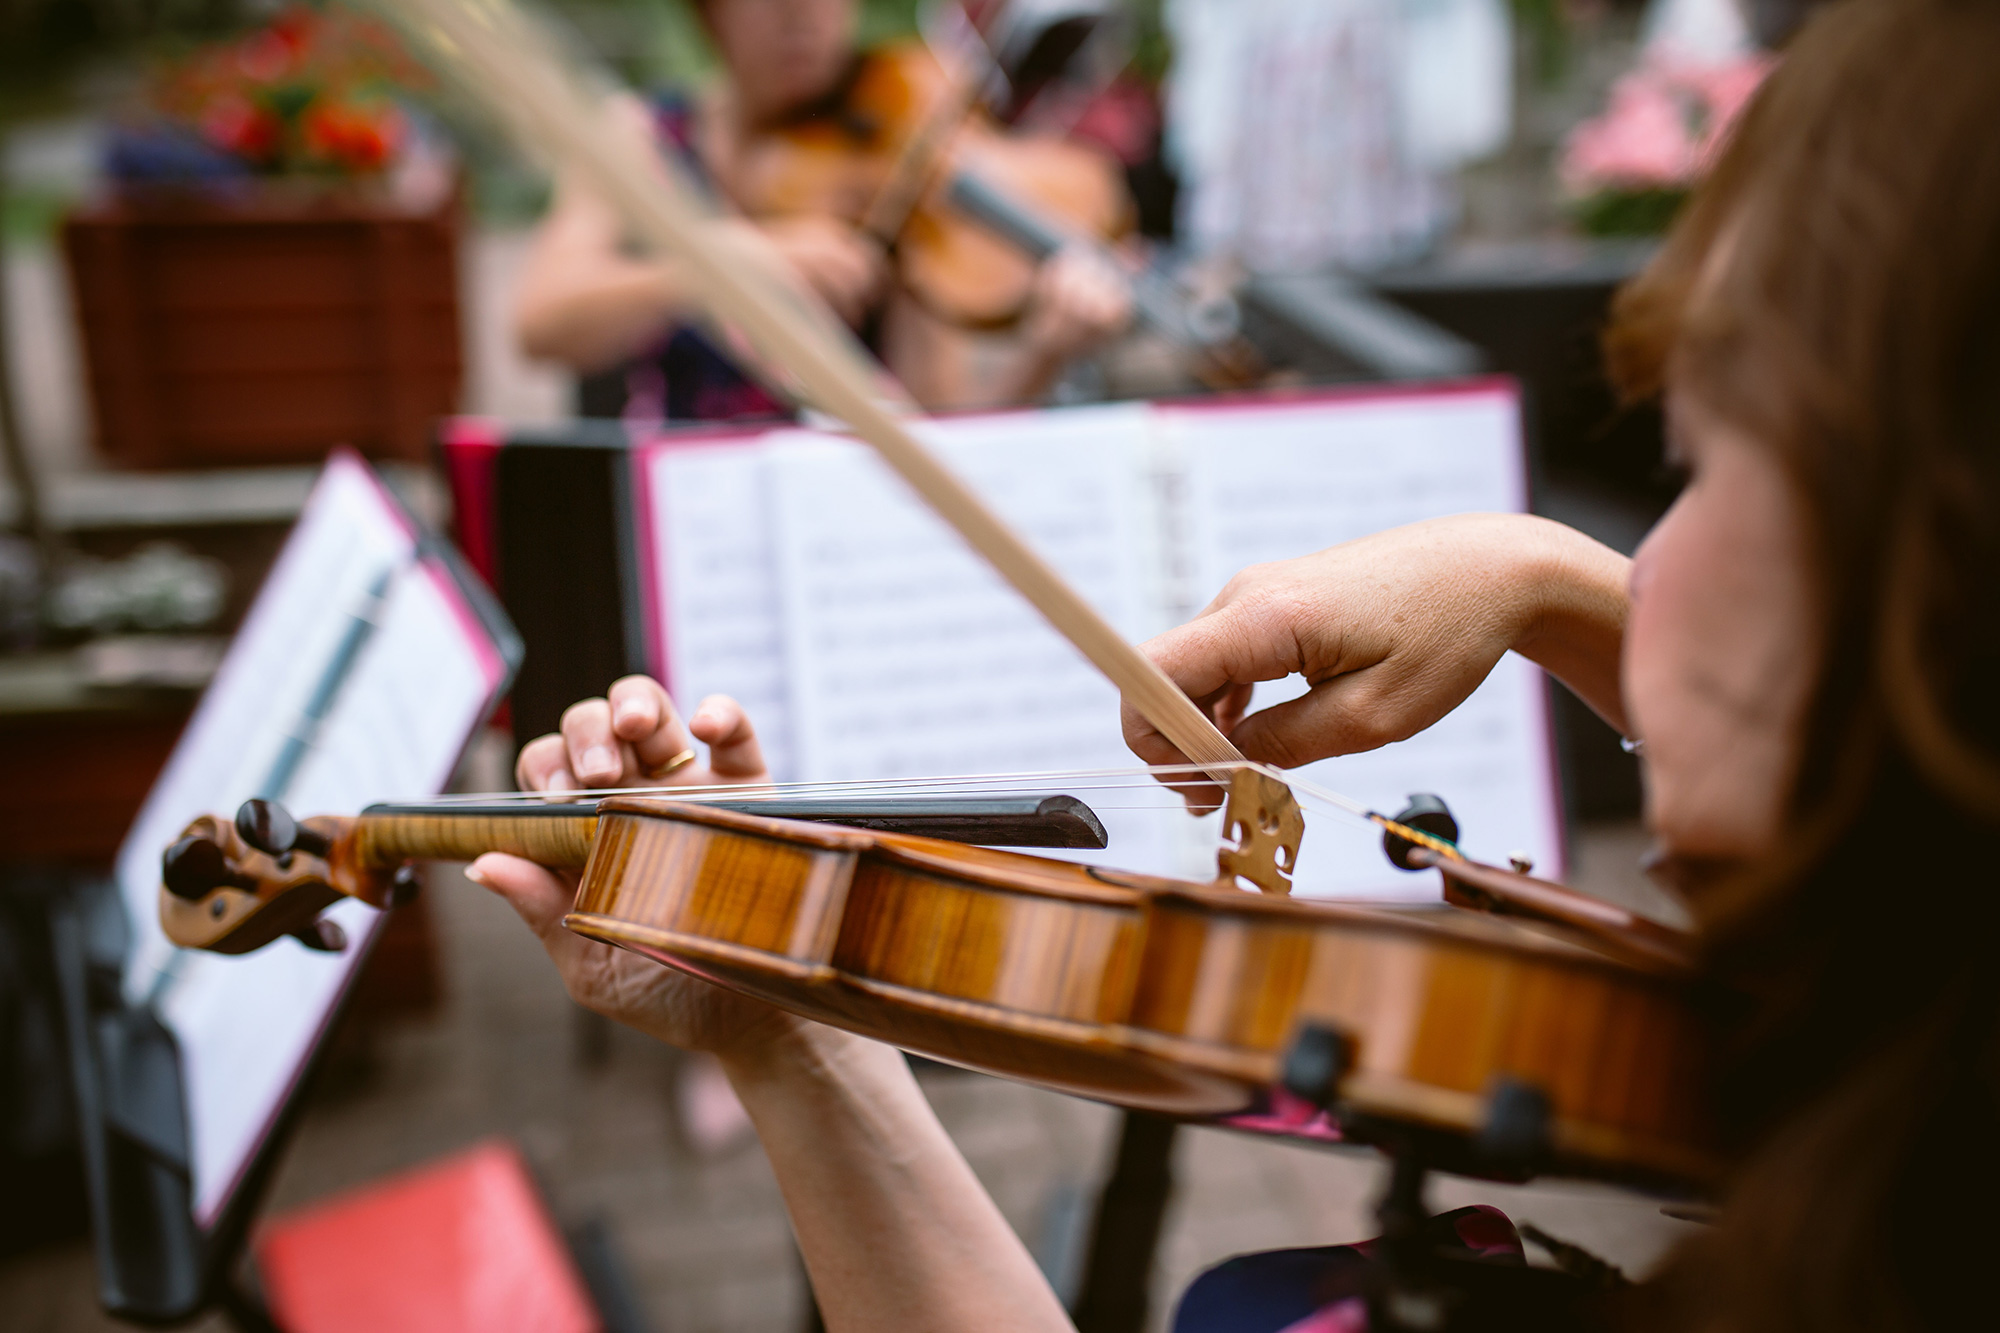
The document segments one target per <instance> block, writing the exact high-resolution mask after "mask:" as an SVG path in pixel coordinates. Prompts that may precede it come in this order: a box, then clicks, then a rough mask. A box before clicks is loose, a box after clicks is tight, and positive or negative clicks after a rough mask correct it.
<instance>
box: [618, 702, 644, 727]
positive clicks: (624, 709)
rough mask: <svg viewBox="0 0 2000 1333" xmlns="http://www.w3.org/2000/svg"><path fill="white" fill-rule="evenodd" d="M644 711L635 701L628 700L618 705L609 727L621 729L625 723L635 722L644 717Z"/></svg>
mask: <svg viewBox="0 0 2000 1333" xmlns="http://www.w3.org/2000/svg"><path fill="white" fill-rule="evenodd" d="M645 712H646V710H645V709H643V708H641V707H640V706H639V704H638V702H637V701H636V700H628V701H626V702H625V703H622V704H619V705H618V711H617V712H615V713H613V714H612V715H611V725H612V726H614V727H619V728H622V727H624V725H625V724H626V723H627V722H633V721H637V720H639V719H641V718H643V717H644V716H645Z"/></svg>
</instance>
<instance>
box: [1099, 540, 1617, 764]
mask: <svg viewBox="0 0 2000 1333" xmlns="http://www.w3.org/2000/svg"><path fill="white" fill-rule="evenodd" d="M1630 563H1631V562H1630V561H1628V560H1627V559H1626V558H1625V557H1624V556H1621V555H1619V554H1618V553H1617V552H1615V551H1613V550H1611V549H1610V548H1609V547H1606V546H1603V545H1600V544H1599V543H1597V542H1595V541H1593V540H1591V539H1590V538H1588V537H1586V536H1584V535H1583V534H1582V533H1579V532H1576V531H1575V530H1574V529H1571V528H1566V527H1563V526H1562V525H1561V524H1557V523H1551V522H1549V521H1548V520H1546V519H1540V518H1532V517H1529V516H1527V515H1524V514H1466V515H1460V516H1458V517H1455V518H1444V519H1434V520H1432V521H1430V522H1425V523H1415V524H1411V525H1410V526H1408V527H1403V528H1392V529H1390V530H1389V531H1387V532H1381V533H1377V534H1375V535H1374V536H1371V537H1364V538H1361V539H1360V540H1358V541H1352V542H1347V543H1345V544H1343V545H1340V546H1335V547H1331V548H1329V549H1327V550H1324V551H1320V552H1318V553H1317V554H1314V555H1308V556H1302V557H1300V558H1298V559H1296V560H1284V561H1278V562H1276V563H1273V564H1268V565H1253V566H1251V567H1250V568H1249V569H1246V570H1244V571H1243V572H1242V573H1240V574H1238V575H1237V576H1236V577H1235V578H1233V579H1231V580H1230V581H1229V585H1228V586H1227V587H1225V588H1224V589H1223V590H1222V592H1221V593H1220V594H1218V595H1217V597H1216V599H1215V600H1214V601H1213V602H1211V603H1209V605H1208V607H1207V608H1206V609H1205V610H1203V611H1202V613H1201V614H1200V615H1199V616H1197V617H1195V619H1193V620H1191V621H1189V622H1188V623H1187V624H1185V625H1183V626H1181V627H1180V628H1179V629H1176V630H1171V631H1169V632H1168V633H1166V634H1162V635H1160V636H1159V637H1158V638H1156V639H1153V640H1152V641H1151V642H1149V643H1147V644H1146V645H1144V651H1145V652H1146V654H1147V655H1148V656H1150V657H1151V658H1152V659H1153V660H1154V661H1155V662H1158V663H1159V664H1160V666H1161V667H1162V668H1163V669H1164V670H1165V671H1166V673H1167V675H1169V676H1170V677H1172V678H1173V680H1174V682H1175V683H1176V684H1178V685H1179V686H1180V687H1181V688H1182V689H1184V690H1186V691H1187V693H1188V695H1189V696H1190V697H1192V698H1193V699H1194V700H1195V701H1196V702H1197V703H1198V704H1200V705H1201V706H1202V708H1203V709H1204V710H1205V711H1207V712H1208V714H1209V716H1210V717H1211V718H1213V719H1214V721H1215V724H1216V726H1217V727H1219V728H1220V729H1221V731H1222V733H1223V734H1224V735H1226V736H1228V737H1229V738H1230V739H1231V740H1232V741H1234V742H1235V743H1236V746H1237V748H1238V749H1240V750H1242V751H1243V753H1244V754H1245V755H1246V756H1247V757H1249V758H1251V759H1258V760H1263V761H1265V762H1267V763H1272V764H1276V765H1279V766H1281V767H1285V768H1291V767H1296V766H1297V765H1300V764H1305V763H1309V762H1311V761H1312V760H1315V759H1324V758H1326V757H1328V756H1330V755H1341V754H1354V753H1356V752H1359V751H1362V750H1372V749H1375V748H1376V747H1378V746H1382V745H1387V744H1389V743H1390V742H1391V741H1398V740H1402V739H1403V738H1404V737H1406V736H1410V735H1413V734H1415V733H1416V732H1419V731H1422V730H1423V729H1424V728H1425V727H1428V726H1430V725H1431V724H1432V723H1433V722H1436V721H1437V720H1438V719H1439V718H1441V717H1443V716H1444V715H1445V714H1446V713H1448V712H1450V711H1451V710H1452V709H1453V708H1456V707H1457V706H1458V705H1459V704H1460V703H1461V702H1463V701H1464V699H1465V697H1466V696H1467V695H1468V694H1470V693H1472V691H1473V690H1474V689H1475V688H1477V686H1478V685H1479V683H1480V682H1481V681H1482V680H1484V679H1485V678H1486V675H1487V673H1488V672H1490V671H1491V670H1492V669H1493V666H1494V664H1495V663H1496V662H1498V661H1499V660H1500V657H1501V655H1502V654H1504V653H1506V652H1507V651H1508V650H1509V649H1513V650H1516V651H1518V652H1520V653H1521V654H1522V655H1523V656H1525V657H1528V658H1529V659H1530V660H1533V661H1536V662H1538V663H1540V664H1541V665H1542V666H1544V667H1546V668H1547V669H1548V670H1550V671H1551V672H1552V673H1554V674H1556V675H1558V676H1560V677H1561V678H1562V679H1563V680H1564V681H1565V682H1567V683H1568V684H1569V685H1570V686H1571V688H1572V689H1574V690H1576V692H1577V693H1578V694H1580V695H1581V696H1583V698H1584V699H1585V701H1586V702H1588V703H1589V704H1591V706H1592V707H1594V708H1596V709H1597V711H1598V712H1599V713H1601V714H1603V715H1604V717H1605V718H1606V720H1607V721H1610V722H1611V723H1612V725H1614V726H1619V727H1621V729H1622V722H1623V713H1622V707H1621V705H1620V703H1619V699H1618V653H1619V647H1620V644H1621V641H1622V637H1623V633H1624V623H1625V608H1626V595H1625V579H1626V571H1627V569H1628V568H1629V566H1630ZM1293 674H1299V675H1303V676H1304V677H1305V678H1306V679H1307V681H1309V682H1310V683H1311V689H1310V690H1309V691H1308V692H1307V693H1306V694H1304V695H1302V696H1300V697H1299V698H1297V699H1293V700H1289V701H1287V702H1285V703H1281V704H1276V705H1274V706H1272V707H1270V708H1266V709H1262V710H1260V711H1257V712H1250V711H1248V710H1249V705H1250V698H1251V691H1252V689H1253V688H1254V686H1255V683H1256V682H1258V681H1265V680H1280V679H1283V678H1284V677H1286V676H1290V675H1293ZM1124 723H1125V739H1126V743H1127V744H1129V745H1130V746H1131V747H1132V749H1133V751H1134V752H1135V753H1136V754H1137V755H1138V756H1139V757H1140V758H1141V759H1143V760H1145V761H1146V762H1147V763H1151V764H1176V763H1185V762H1186V759H1185V758H1184V757H1183V756H1182V755H1181V753H1180V752H1179V751H1178V750H1177V749H1175V748H1174V747H1173V745H1172V744H1171V743H1169V742H1168V741H1167V739H1166V738H1165V737H1164V736H1162V735H1161V734H1160V733H1159V732H1158V731H1156V730H1154V728H1153V727H1152V725H1151V724H1150V723H1148V722H1146V721H1145V720H1144V719H1143V718H1141V717H1139V715H1138V714H1137V713H1136V712H1134V711H1133V710H1132V708H1131V706H1130V705H1129V704H1128V705H1127V706H1126V708H1125V710H1124Z"/></svg>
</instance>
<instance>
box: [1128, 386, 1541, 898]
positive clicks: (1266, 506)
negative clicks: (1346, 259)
mask: <svg viewBox="0 0 2000 1333" xmlns="http://www.w3.org/2000/svg"><path fill="white" fill-rule="evenodd" d="M1160 420H1161V424H1162V429H1163V435H1164V438H1165V440H1166V441H1167V442H1168V445H1169V447H1170V448H1171V449H1173V450H1174V451H1175V452H1176V453H1177V454H1178V455H1179V457H1180V459H1181V463H1182V466H1184V467H1185V469H1186V475H1187V487H1186V491H1185V494H1186V496H1187V505H1188V511H1187V515H1188V533H1189V538H1190V541H1191V544H1192V548H1193V550H1192V560H1191V567H1192V573H1193V578H1194V584H1195V586H1194V587H1193V588H1192V589H1191V590H1190V591H1191V592H1192V594H1193V595H1192V598H1191V601H1192V607H1193V609H1197V610H1198V609H1199V608H1200V607H1201V606H1203V605H1205V604H1206V603H1207V602H1208V600H1209V599H1210V598H1211V597H1213V596H1214V595H1215V594H1216V593H1217V592H1219V591H1221V589H1222V587H1223V585H1224V584H1225V583H1227V582H1228V580H1229V578H1230V577H1231V576H1232V575H1234V574H1235V573H1236V572H1237V571H1238V570H1240V569H1242V568H1243V567H1245V566H1247V565H1252V564H1258V563H1261V562H1263V561H1269V560H1283V559H1288V558H1291V557H1293V556H1299V555H1305V554H1307V553H1309V552H1313V551H1318V550H1322V549H1324V548H1326V547H1328V546H1332V545H1335V544H1336V543H1339V542H1344V541H1350V540H1352V539H1354V538H1356V537H1362V536H1366V535H1368V534H1370V533H1373V532H1379V531H1381V530H1383V529H1385V528H1392V527H1397V526H1400V525H1402V524H1405V523H1414V522H1417V521H1419V520H1421V519H1426V518H1437V517H1442V516H1444V515H1448V514H1459V513H1470V512H1487V513H1491V512H1518V511H1524V510H1525V509H1526V508H1527V483H1526V476H1525V462H1524V458H1523V454H1522V446H1521V435H1520V405H1519V401H1518V398H1517V396H1516V393H1515V391H1514V389H1513V388H1512V386H1511V385H1505V384H1482V385H1476V386H1470V387H1468V388H1465V389H1462V390H1454V391H1445V392H1422V391H1417V392H1412V393H1384V394H1379V395H1373V394H1362V395H1358V396H1342V397H1337V398H1329V399H1326V400H1322V401H1308V402H1303V403H1299V404H1295V405H1275V404H1259V405H1256V406H1244V407H1229V406H1213V407H1205V406H1190V407H1185V408H1168V409H1162V410H1161V412H1160ZM1304 690H1305V682H1304V681H1303V679H1302V678H1300V677H1296V676H1294V677H1292V678H1291V679H1290V680H1288V681H1282V682H1273V683H1271V684H1268V685H1260V686H1258V688H1257V692H1256V696H1255V698H1254V701H1253V704H1252V707H1253V708H1261V707H1269V706H1270V705H1272V704H1274V703H1279V702H1282V701H1283V700H1286V699H1291V698H1296V697H1297V696H1298V695H1300V694H1302V693H1304ZM1299 772H1300V776H1302V777H1304V778H1305V779H1306V780H1307V781H1310V782H1313V783H1317V784H1318V785H1319V786H1321V787H1325V788H1329V789H1331V790H1333V791H1336V792H1339V793H1341V794H1343V795H1346V796H1350V797H1353V798H1354V799H1356V800H1359V801H1363V802H1366V803H1368V805H1369V807H1370V808H1371V809H1375V810H1380V811H1382V812H1383V813H1385V814H1394V813H1395V812H1396V811H1397V810H1399V809H1401V808H1402V805H1403V802H1404V798H1405V797H1406V796H1408V795H1409V794H1410V793H1412V792H1418V791H1429V792H1435V793H1437V794H1438V795H1440V796H1442V797H1444V799H1445V801H1446V802H1447V803H1448V804H1449V805H1450V806H1451V808H1452V811H1453V813H1454V814H1456V815H1457V817H1458V820H1459V825H1460V830H1461V835H1462V837H1463V839H1464V845H1465V847H1466V849H1467V850H1468V851H1469V852H1470V853H1472V854H1473V855H1475V856H1477V857H1479V858H1481V859H1484V860H1491V861H1496V862H1500V863H1504V862H1505V860H1506V857H1507V856H1508V855H1509V854H1510V853H1512V852H1515V851H1523V852H1526V853H1527V854H1528V855H1530V856H1531V857H1532V858H1533V859H1534V861H1535V864H1536V866H1537V867H1538V868H1539V869H1540V870H1541V872H1542V873H1544V874H1553V875H1555V876H1557V877H1559V876H1560V874H1561V871H1562V861H1563V843H1562V823H1561V812H1560V806H1559V804H1558V799H1559V798H1558V790H1557V784H1556V776H1555V772H1554V767H1553V757H1552V755H1551V752H1550V741H1549V721H1548V704H1547V697H1546V695H1545V693H1544V684H1543V679H1542V673H1541V671H1540V669H1539V668H1537V667H1535V666H1533V665H1531V664H1530V663H1528V662H1526V661H1524V660H1522V659H1521V658H1518V657H1516V656H1514V655H1512V654H1509V655H1508V656H1506V657H1505V658H1503V659H1502V660H1501V662H1500V664H1499V666H1498V667H1497V668H1496V669H1495V670H1494V672H1493V674H1492V675H1491V676H1490V677H1488V678H1487V680H1486V682H1485V683H1484V684H1483V685H1481V686H1480V687H1479V688H1478V689H1477V690H1475V691H1474V692H1473V694H1472V696H1471V697H1470V698H1468V699H1467V700H1466V701H1465V702H1464V703H1463V704H1461V705H1460V706H1459V708H1458V709H1457V710H1456V711H1455V712H1453V713H1452V714H1450V715H1449V716H1447V717H1446V718H1445V719H1444V720H1443V721H1441V722H1439V723H1438V724H1437V725H1436V726H1433V727H1431V728H1430V729H1429V730H1427V731H1424V732H1421V733H1419V734H1418V735H1416V736H1413V737H1411V738H1410V739H1408V740H1405V741H1401V742H1399V743H1397V744H1394V745H1389V746H1385V747H1383V748H1382V749H1380V750H1377V751H1374V752H1372V753H1369V754H1363V755H1352V756H1348V757H1345V758H1339V759H1329V760H1323V761H1321V762H1319V763H1316V764H1310V765H1307V766H1306V767H1305V768H1303V769H1301V770H1299ZM1295 883H1296V888H1295V892H1296V893H1298V894H1299V895H1301V896H1307V897H1371V898H1391V899H1433V898H1435V896H1436V880H1435V877H1434V876H1431V875H1422V876H1414V875H1406V874H1404V873H1402V872H1399V871H1397V870H1396V869H1394V868H1393V867H1392V866H1390V865H1389V864H1388V863H1387V861H1386V860H1385V859H1384V858H1383V856H1382V853H1381V850H1380V846H1379V842H1378V840H1377V839H1376V838H1375V837H1374V836H1373V835H1372V834H1370V833H1369V832H1367V831H1366V830H1362V829H1358V828H1357V829H1355V830H1352V831H1342V830H1339V829H1338V828H1337V827H1335V826H1333V825H1332V824H1331V822H1330V821H1319V822H1318V823H1317V824H1316V825H1315V827H1314V830H1313V835H1312V837H1310V838H1309V839H1308V841H1307V844H1306V846H1305V849H1304V851H1303V854H1302V856H1301V858H1300V863H1299V868H1298V874H1297V878H1296V881H1295Z"/></svg>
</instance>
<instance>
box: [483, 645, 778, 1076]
mask: <svg viewBox="0 0 2000 1333" xmlns="http://www.w3.org/2000/svg"><path fill="white" fill-rule="evenodd" d="M696 740H700V741H701V742H703V743H704V744H706V745H707V747H708V762H707V763H705V764H703V763H698V762H691V763H688V764H686V765H685V766H683V767H682V768H680V769H678V770H676V771H675V772H673V773H672V774H670V775H667V776H665V777H654V776H653V774H654V773H655V772H657V770H658V769H659V768H660V767H662V766H664V765H666V764H669V763H671V762H672V761H673V760H674V759H675V758H676V757H677V756H679V755H682V754H686V753H688V752H689V751H690V750H691V749H692V748H693V744H694V741H696ZM515 778H516V780H517V781H518V782H519V784H520V786H521V788H522V789H523V790H525V791H573V790H576V789H578V788H581V787H636V786H648V785H662V786H689V785H706V784H709V783H718V782H763V781H768V780H769V774H768V773H766V772H765V770H764V757H763V754H762V753H761V751H760V750H759V749H758V746H757V734H756V731H755V729H754V728H752V727H751V725H750V719H749V718H748V717H747V716H746V715H745V714H744V712H743V709H742V707H741V706H740V705H738V704H737V702H736V701H735V700H734V699H730V698H727V697H725V696H723V695H713V696H711V697H709V698H707V699H704V700H703V701H702V704H701V707H699V708H697V709H695V712H694V716H693V717H692V718H690V719H688V720H687V721H686V722H685V723H684V722H682V720H681V717H680V714H679V713H678V712H677V711H676V710H675V708H674V702H673V700H672V699H671V698H669V697H668V695H667V692H666V689H665V688H664V687H662V686H661V685H660V683H659V682H658V681H656V680H653V679H651V678H650V677H647V676H627V677H625V678H624V679H623V680H621V681H619V682H618V683H617V684H615V685H613V686H612V687H611V688H610V690H608V691H607V692H606V694H605V697H604V698H601V699H586V700H584V701H583V702H582V703H579V704H574V705H572V706H571V707H570V708H569V709H568V710H566V711H565V712H564V713H563V718H562V732H561V734H560V735H549V736H543V737H541V738H539V739H538V740H534V741H531V742H529V743H528V744H527V745H526V746H523V747H522V749H521V757H520V760H519V761H518V762H517V763H516V765H515ZM466 874H467V876H468V877H470V878H471V879H472V880H473V881H474V882H475V883H478V884H483V885H485V886H486V887H487V888H489V889H491V890H492V891H493V892H495V893H497V894H499V895H500V896H501V897H502V898H505V899H506V900H507V902H508V904H509V905H510V906H512V907H513V909H514V910H515V911H516V912H518V913H519V914H520V916H521V919H522V920H523V921H525V922H527V923H528V928H529V929H530V930H532V931H534V932H535V934H536V936H538V937H539V938H540V939H541V941H542V946H543V947H544V948H545V949H547V950H548V953H549V957H550V958H551V959H553V960H554V961H555V965H556V970H557V971H558V972H560V973H561V974H562V979H563V984H564V985H565V986H566V987H568V989H569V993H570V997H571V998H572V999H574V1000H575V1001H576V1002H577V1003H578V1004H581V1005H582V1006H584V1007H585V1008H586V1009H593V1010H596V1011H597V1012H598V1013H600V1014H603V1015H604V1016H605V1017H607V1018H613V1019H616V1020H617V1021H619V1022H621V1023H624V1024H626V1025H627V1026H629V1027H634V1028H637V1029H638V1030H639V1031H641V1032H644V1033H647V1034H649V1035H651V1036H654V1037H657V1038H659V1039H660V1040H661V1041H664V1042H667V1043H669V1044H670V1045H674V1046H679V1047H682V1048H684V1049H687V1050H701V1051H716V1052H718V1053H738V1052H741V1051H743V1050H744V1049H746V1048H749V1047H754V1046H756V1045H758V1044H760V1043H762V1042H763V1041H766V1040H769V1039H772V1038H775V1037H778V1036H782V1035H785V1034H787V1033H791V1032H793V1031H795V1030H797V1029H799V1028H800V1027H802V1026H803V1023H802V1021H801V1020H799V1019H795V1018H793V1017H791V1016H790V1015H788V1014H786V1013H784V1012H783V1011H781V1010H777V1009H773V1008H771V1007H770V1006H769V1005H766V1004H760V1003H758V1002H757V1001H755V1000H749V999H745V998H744V997H742V996H740V995H736V994H734V993H733V992H729V991H725V990H722V989H720V988H719V987H715V986H711V985H709V984H708V983H707V982H705V981H698V980H696V979H695V978H693V977H690V976H687V975H685V974H684V973H681V972H677V971H675V970H674V969H673V968H670V967H663V966H661V965H660V964H659V963H655V962H653V961H652V960H651V959H649V958H642V957H640V956H639V955H638V954H635V953H632V952H630V951H629V950H626V949H618V948H613V947H612V946H611V945H609V944H600V943H598V942H597V941H596V940H590V939H585V938H584V937H583V936H581V935H574V934H571V933H570V932H569V931H567V930H565V929H564V928H563V924H562V919H563V915H564V913H566V912H568V911H569V908H570V904H571V902H573V901H574V900H575V898H576V878H577V877H576V876H575V875H573V874H561V875H559V874H556V873H554V872H551V871H549V870H546V869H544V868H542V867H541V866H538V865H536V864H534V863H533V862H531V861H524V860H522V859H521V858H519V857H516V856H506V855H502V854H500V853H490V854H488V855H486V856H482V857H480V858H479V859H478V860H477V861H475V862H473V863H472V865H471V866H470V867H469V868H468V869H467V871H466Z"/></svg>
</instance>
